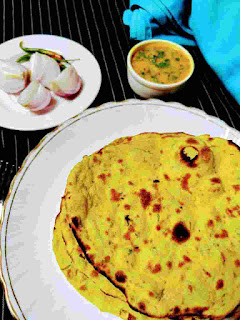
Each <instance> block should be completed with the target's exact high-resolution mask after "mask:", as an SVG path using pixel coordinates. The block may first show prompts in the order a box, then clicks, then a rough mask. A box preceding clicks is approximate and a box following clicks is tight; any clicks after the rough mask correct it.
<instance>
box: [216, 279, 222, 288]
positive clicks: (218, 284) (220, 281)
mask: <svg viewBox="0 0 240 320" xmlns="http://www.w3.org/2000/svg"><path fill="white" fill-rule="evenodd" d="M223 286H224V282H223V280H222V279H219V280H218V281H217V284H216V289H217V290H220V289H222V288H223Z"/></svg>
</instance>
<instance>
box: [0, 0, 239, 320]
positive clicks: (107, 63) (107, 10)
mask: <svg viewBox="0 0 240 320" xmlns="http://www.w3.org/2000/svg"><path fill="white" fill-rule="evenodd" d="M128 6H129V0H81V1H79V0H78V1H77V0H69V1H67V0H52V1H48V0H38V1H32V0H12V1H8V0H3V1H1V3H0V10H1V12H0V17H2V19H1V25H2V30H3V31H2V33H1V34H0V43H3V42H5V41H7V40H10V39H12V38H15V37H19V36H22V35H29V34H52V35H58V36H62V37H66V38H69V39H72V40H74V41H76V42H78V43H80V44H81V45H83V46H84V47H86V48H87V49H88V50H89V51H90V52H91V53H92V54H93V55H94V56H95V57H96V59H97V60H98V62H99V64H100V68H101V71H102V85H101V88H100V91H99V94H98V96H97V97H96V99H95V101H94V102H93V103H92V104H91V106H90V107H96V106H99V105H101V104H103V103H106V102H110V101H122V100H126V99H130V98H139V97H138V96H136V95H135V94H134V92H133V91H132V90H131V88H130V87H129V84H128V81H127V74H126V57H127V53H128V51H129V49H130V48H131V47H132V46H133V45H134V44H135V43H136V41H133V40H130V39H129V30H128V27H126V26H125V25H124V24H123V22H122V15H123V12H124V10H126V9H127V8H128ZM187 49H188V50H189V51H190V52H191V54H192V55H193V58H194V60H195V64H196V68H195V71H194V74H193V76H192V79H191V81H190V82H189V83H188V84H187V85H186V86H185V88H184V89H183V90H182V91H180V92H178V93H176V94H174V95H172V96H170V97H163V98H161V99H162V100H164V101H177V102H180V103H182V104H184V105H186V106H193V107H195V108H199V109H201V110H204V111H205V112H206V113H207V114H209V115H213V116H216V117H218V118H220V119H222V120H224V121H225V122H226V123H227V124H228V125H230V126H231V127H233V128H235V129H237V130H240V108H239V105H238V103H237V102H236V101H235V100H234V98H233V97H232V96H231V95H230V94H229V92H228V91H227V90H226V88H225V87H224V85H223V84H222V83H221V81H220V80H219V79H218V77H217V76H216V74H215V73H214V72H213V70H212V69H211V68H210V67H209V65H208V64H207V63H206V61H205V60H204V57H203V56H202V55H201V52H200V50H199V49H198V48H197V47H187ZM0 116H1V115H0ZM52 129H53V128H51V129H47V130H38V131H17V130H10V129H6V128H1V127H0V197H1V198H0V200H1V199H2V198H4V197H5V196H6V194H7V192H8V188H9V184H10V182H11V179H12V178H13V176H14V174H15V173H16V172H17V170H18V169H19V167H20V166H21V164H22V162H23V160H24V159H25V157H26V156H27V155H28V153H29V152H30V151H31V150H32V149H33V148H34V147H35V146H36V145H37V144H38V142H39V141H40V139H42V138H43V137H44V136H45V135H46V134H47V133H48V132H50V131H51V130H52ZM1 294H2V305H1V307H0V309H1V319H12V317H11V315H10V313H9V311H8V308H7V306H6V302H5V299H4V295H3V292H2V290H1Z"/></svg>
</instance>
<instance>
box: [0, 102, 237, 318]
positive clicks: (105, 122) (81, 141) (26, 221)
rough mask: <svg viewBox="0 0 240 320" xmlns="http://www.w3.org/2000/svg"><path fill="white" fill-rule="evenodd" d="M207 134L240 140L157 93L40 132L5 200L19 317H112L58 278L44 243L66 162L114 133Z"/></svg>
mask: <svg viewBox="0 0 240 320" xmlns="http://www.w3.org/2000/svg"><path fill="white" fill-rule="evenodd" d="M180 131H181V132H186V133H189V134H193V135H200V134H210V135H211V136H212V137H222V138H225V139H229V140H233V141H234V142H235V143H236V144H238V145H240V133H239V132H238V131H236V130H234V129H232V128H230V127H229V126H227V125H226V124H225V123H224V122H223V121H220V120H218V119H216V118H214V117H211V116H208V115H207V114H206V113H204V112H203V111H200V110H198V109H194V108H190V107H189V108H187V107H185V106H183V105H181V104H179V103H173V102H171V103H164V102H162V101H159V100H148V101H140V100H129V101H124V102H118V103H107V104H105V105H103V106H101V107H98V108H94V109H88V110H86V111H84V112H83V113H81V114H79V115H77V116H76V117H74V118H72V119H69V120H67V121H66V122H65V123H63V124H62V125H61V126H59V127H58V128H56V129H55V130H54V131H52V132H51V133H49V134H48V135H46V136H45V138H44V139H43V140H42V141H41V143H40V144H39V145H38V146H37V147H36V148H35V149H34V150H33V151H32V152H31V153H30V154H29V155H28V157H27V158H26V160H25V161H24V164H23V166H22V168H21V169H20V170H19V172H18V173H17V175H16V177H15V179H14V180H13V183H12V185H11V188H10V191H9V194H8V198H7V200H6V202H5V210H4V217H3V223H2V232H1V254H2V257H1V258H2V259H1V269H2V280H3V283H4V287H5V294H6V300H7V302H8V305H9V307H10V309H11V311H12V313H13V314H14V315H15V316H16V317H18V318H19V319H20V320H23V319H28V320H42V319H58V320H79V319H82V320H91V319H95V320H103V319H111V320H113V319H118V318H117V317H115V316H113V315H109V314H106V313H102V312H100V311H99V310H98V308H97V307H95V306H93V305H92V304H91V303H89V302H87V301H86V299H85V298H83V297H82V296H81V295H80V294H79V293H78V292H77V291H76V290H75V289H74V288H73V287H72V286H71V285H70V283H68V282H67V280H66V279H65V277H64V275H63V273H62V272H61V271H60V268H59V267H58V265H57V263H56V259H55V256H54V254H53V250H52V237H53V228H54V222H55V218H56V216H57V214H58V213H59V210H60V202H61V197H62V196H63V193H64V189H65V186H66V180H67V177H68V174H69V172H70V170H71V169H72V167H73V166H74V165H75V164H76V163H77V162H79V161H81V160H82V157H83V156H84V155H90V154H92V153H93V152H95V151H97V150H99V149H100V148H102V147H103V146H105V145H106V144H108V143H110V142H111V141H113V140H114V139H117V138H119V137H123V136H128V135H136V134H138V133H141V132H180Z"/></svg>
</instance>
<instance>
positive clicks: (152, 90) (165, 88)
mask: <svg viewBox="0 0 240 320" xmlns="http://www.w3.org/2000/svg"><path fill="white" fill-rule="evenodd" d="M163 42H164V43H169V45H170V46H172V47H176V48H177V49H178V50H179V49H180V50H181V51H183V52H184V53H185V55H187V56H188V58H189V59H190V62H191V69H190V72H189V74H188V76H187V77H186V78H184V79H183V80H182V81H179V82H176V83H171V84H159V83H154V82H151V81H148V80H145V79H143V78H142V77H140V76H139V75H138V74H137V73H136V72H135V71H134V69H133V67H132V64H131V60H132V55H133V54H134V53H135V51H136V50H137V49H139V48H140V47H141V46H143V45H146V44H148V43H163ZM193 71H194V61H193V58H192V56H191V54H190V53H189V52H188V51H187V50H186V49H185V48H184V47H182V46H181V45H179V44H177V43H175V42H172V41H168V40H160V39H155V40H145V41H141V42H139V43H138V44H136V45H135V46H133V47H132V48H131V50H130V51H129V53H128V56H127V77H128V82H129V85H130V87H131V88H132V90H133V91H134V92H135V93H136V94H138V95H139V96H140V97H142V98H153V97H157V96H162V95H166V94H170V93H174V92H176V91H177V90H179V89H180V88H182V87H183V85H184V84H185V83H186V82H187V81H188V79H189V78H190V77H191V75H192V74H193Z"/></svg>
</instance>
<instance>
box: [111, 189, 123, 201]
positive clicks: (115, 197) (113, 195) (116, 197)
mask: <svg viewBox="0 0 240 320" xmlns="http://www.w3.org/2000/svg"><path fill="white" fill-rule="evenodd" d="M120 199H121V193H120V192H117V191H116V190H115V189H111V200H112V201H114V202H117V201H120Z"/></svg>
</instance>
